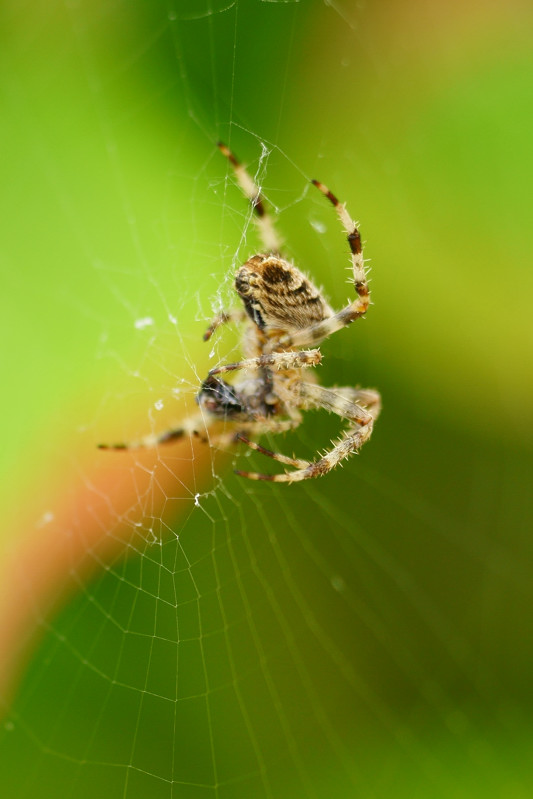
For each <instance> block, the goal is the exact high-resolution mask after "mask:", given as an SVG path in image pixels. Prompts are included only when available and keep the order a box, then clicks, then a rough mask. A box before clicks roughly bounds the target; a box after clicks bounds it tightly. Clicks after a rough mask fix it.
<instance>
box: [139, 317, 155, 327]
mask: <svg viewBox="0 0 533 799" xmlns="http://www.w3.org/2000/svg"><path fill="white" fill-rule="evenodd" d="M153 324H154V320H153V319H152V317H151V316H143V317H142V319H136V320H135V323H134V325H135V329H136V330H144V328H145V327H151V325H153Z"/></svg>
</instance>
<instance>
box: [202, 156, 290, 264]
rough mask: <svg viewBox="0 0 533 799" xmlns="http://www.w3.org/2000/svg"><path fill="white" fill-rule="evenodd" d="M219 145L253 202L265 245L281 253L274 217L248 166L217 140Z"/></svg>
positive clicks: (271, 250) (245, 193)
mask: <svg viewBox="0 0 533 799" xmlns="http://www.w3.org/2000/svg"><path fill="white" fill-rule="evenodd" d="M217 147H218V149H219V150H220V152H221V153H222V154H223V155H225V156H226V158H227V159H228V161H229V162H230V164H231V166H232V167H233V170H234V172H235V177H236V178H237V182H238V184H239V186H240V187H241V190H242V192H243V194H244V196H245V197H247V198H248V200H249V201H250V203H251V206H252V208H253V210H254V213H255V223H256V226H257V231H258V233H259V237H260V239H261V242H262V244H263V247H264V248H265V250H266V251H267V252H268V253H279V252H280V250H281V241H280V238H279V236H278V234H277V232H276V229H275V227H274V223H273V221H272V217H271V216H270V214H269V212H268V209H267V206H266V203H265V200H264V198H263V195H262V194H261V190H260V189H259V187H258V186H257V184H256V183H255V181H254V179H253V178H252V177H251V175H250V174H249V172H248V171H247V170H246V168H245V167H244V166H243V165H242V164H241V162H240V161H239V160H238V159H237V158H236V157H235V155H234V154H233V153H232V152H231V150H230V149H229V147H228V146H227V145H226V144H224V142H221V141H219V142H217Z"/></svg>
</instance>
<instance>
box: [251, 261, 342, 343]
mask: <svg viewBox="0 0 533 799" xmlns="http://www.w3.org/2000/svg"><path fill="white" fill-rule="evenodd" d="M235 290H236V291H237V293H238V294H239V296H240V297H241V299H242V301H243V303H244V307H245V309H246V312H247V313H248V316H249V317H250V318H251V319H252V321H253V322H255V324H256V325H257V326H258V327H259V329H260V330H264V329H265V328H271V329H278V330H283V331H287V332H291V331H294V330H302V329H303V328H306V327H309V326H310V325H313V324H315V323H316V322H321V321H322V320H323V319H327V318H328V317H330V316H332V314H333V311H332V309H331V308H330V306H329V305H328V303H327V302H326V301H325V300H324V298H323V297H322V295H321V294H320V292H319V290H318V289H317V288H316V286H314V285H313V283H311V281H310V280H309V278H308V277H307V276H306V275H304V274H303V272H301V271H300V270H299V269H298V268H297V267H295V266H294V265H293V264H291V263H289V262H288V261H285V260H284V259H283V258H280V257H279V256H277V255H254V256H252V258H249V259H248V261H246V263H244V264H243V265H242V266H241V267H240V268H239V269H238V270H237V274H236V275H235Z"/></svg>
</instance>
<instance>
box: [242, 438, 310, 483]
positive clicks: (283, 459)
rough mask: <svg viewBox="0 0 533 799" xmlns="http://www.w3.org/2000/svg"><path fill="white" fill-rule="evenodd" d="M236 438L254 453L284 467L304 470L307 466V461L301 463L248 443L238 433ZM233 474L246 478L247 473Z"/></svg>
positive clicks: (247, 439)
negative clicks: (282, 464) (258, 453)
mask: <svg viewBox="0 0 533 799" xmlns="http://www.w3.org/2000/svg"><path fill="white" fill-rule="evenodd" d="M236 438H237V441H241V442H242V443H243V444H246V445H247V446H248V447H250V448H251V449H255V451H256V452H260V453H261V454H262V455H268V457H269V458H274V460H276V461H279V462H280V463H284V464H285V465H286V466H294V467H295V468H297V469H305V468H306V467H307V465H308V464H307V461H302V460H299V459H298V458H289V457H287V455H281V454H280V453H279V452H272V450H270V449H266V448H265V447H262V446H261V444H257V443H256V442H255V441H250V439H249V438H246V436H243V435H242V433H238V434H237V436H236ZM235 474H239V475H242V476H248V474H249V473H248V472H241V471H236V472H235Z"/></svg>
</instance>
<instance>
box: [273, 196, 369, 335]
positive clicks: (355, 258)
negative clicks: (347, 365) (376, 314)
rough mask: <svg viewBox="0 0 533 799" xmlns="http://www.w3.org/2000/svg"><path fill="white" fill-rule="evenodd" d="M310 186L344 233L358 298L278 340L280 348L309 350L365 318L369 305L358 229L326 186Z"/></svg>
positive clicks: (343, 206) (344, 208) (342, 205)
mask: <svg viewBox="0 0 533 799" xmlns="http://www.w3.org/2000/svg"><path fill="white" fill-rule="evenodd" d="M311 183H312V184H313V185H314V186H316V187H317V189H318V190H319V191H321V192H322V194H323V195H324V196H325V197H327V198H328V200H329V201H330V203H331V204H332V205H333V207H334V208H335V210H336V212H337V215H338V217H339V219H340V221H341V224H342V226H343V228H344V230H345V231H346V234H347V239H348V244H349V247H350V252H351V258H352V272H353V283H354V288H355V292H356V294H357V298H356V299H355V300H354V301H353V302H351V303H350V304H349V305H347V306H346V308H343V309H342V311H338V312H337V313H336V314H334V315H333V316H330V317H328V318H327V319H324V320H322V321H321V322H317V324H315V325H312V326H311V327H308V328H305V329H304V330H299V331H298V332H297V333H294V334H293V335H286V336H283V337H282V338H281V339H280V341H279V344H280V346H282V347H308V346H312V345H314V344H318V342H320V341H322V340H323V339H325V338H327V337H328V336H331V334H332V333H336V332H337V330H341V329H342V328H343V327H345V326H346V325H349V324H350V322H353V321H355V319H359V317H361V316H364V314H365V313H366V312H367V310H368V306H369V305H370V290H369V288H368V281H367V277H366V272H365V264H364V259H363V246H362V244H361V233H360V232H359V227H358V226H357V224H356V223H355V222H354V221H353V219H352V218H351V216H350V214H349V213H348V211H347V210H346V206H345V205H344V204H343V203H340V202H339V200H338V199H337V198H336V197H335V195H334V194H333V192H331V191H330V190H329V189H328V187H327V186H324V184H323V183H320V182H319V181H318V180H312V181H311Z"/></svg>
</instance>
